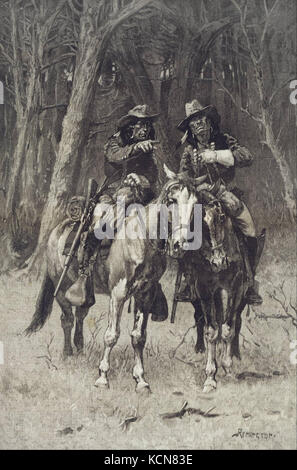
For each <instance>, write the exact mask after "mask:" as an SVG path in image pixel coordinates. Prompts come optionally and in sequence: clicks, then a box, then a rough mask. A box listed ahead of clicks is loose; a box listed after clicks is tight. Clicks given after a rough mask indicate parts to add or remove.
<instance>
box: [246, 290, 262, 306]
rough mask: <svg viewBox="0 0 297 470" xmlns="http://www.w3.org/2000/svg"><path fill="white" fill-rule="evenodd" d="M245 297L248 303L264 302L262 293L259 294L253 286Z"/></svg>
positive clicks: (258, 303)
mask: <svg viewBox="0 0 297 470" xmlns="http://www.w3.org/2000/svg"><path fill="white" fill-rule="evenodd" d="M245 299H246V303H247V304H248V305H261V304H262V303H263V299H262V297H261V295H260V294H258V292H257V291H256V290H255V288H254V287H253V286H252V287H249V289H248V290H247V293H246V296H245Z"/></svg>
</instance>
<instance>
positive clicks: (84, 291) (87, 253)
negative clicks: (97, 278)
mask: <svg viewBox="0 0 297 470" xmlns="http://www.w3.org/2000/svg"><path fill="white" fill-rule="evenodd" d="M98 244H99V241H98V240H97V239H96V238H95V237H94V234H93V232H84V233H82V236H81V240H80V246H79V249H78V253H77V260H78V265H79V271H78V278H77V280H76V281H75V283H74V284H72V286H71V287H70V288H69V289H68V290H67V292H66V294H65V297H66V299H67V300H68V301H69V302H70V303H71V304H72V305H75V306H76V307H92V305H94V303H95V296H94V283H93V263H94V261H95V259H96V256H97V251H98V247H99V245H98Z"/></svg>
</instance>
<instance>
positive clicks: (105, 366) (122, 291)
mask: <svg viewBox="0 0 297 470" xmlns="http://www.w3.org/2000/svg"><path fill="white" fill-rule="evenodd" d="M126 282H127V281H126V279H121V280H120V281H119V282H118V284H117V285H116V286H115V287H114V288H113V289H112V292H111V297H110V302H109V316H108V327H107V329H106V332H105V335H104V346H105V347H104V353H103V358H102V361H101V362H100V365H99V378H98V380H96V382H95V386H96V387H100V386H103V387H108V380H107V373H108V371H109V368H110V365H109V358H110V353H111V351H112V348H113V347H114V346H115V344H116V343H117V340H118V338H119V336H120V321H121V315H122V311H123V306H124V303H125V296H126Z"/></svg>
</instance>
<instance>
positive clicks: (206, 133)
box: [195, 129, 210, 147]
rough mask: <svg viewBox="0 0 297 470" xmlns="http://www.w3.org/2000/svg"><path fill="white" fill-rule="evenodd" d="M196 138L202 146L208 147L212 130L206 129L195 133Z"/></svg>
mask: <svg viewBox="0 0 297 470" xmlns="http://www.w3.org/2000/svg"><path fill="white" fill-rule="evenodd" d="M195 138H196V140H197V142H198V143H199V144H200V145H203V146H204V147H206V146H207V145H208V143H209V139H210V129H204V130H201V131H200V132H198V133H195Z"/></svg>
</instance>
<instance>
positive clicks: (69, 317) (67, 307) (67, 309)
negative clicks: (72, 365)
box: [57, 291, 74, 357]
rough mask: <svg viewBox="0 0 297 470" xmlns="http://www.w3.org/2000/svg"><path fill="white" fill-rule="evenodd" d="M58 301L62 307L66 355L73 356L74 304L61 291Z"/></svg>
mask: <svg viewBox="0 0 297 470" xmlns="http://www.w3.org/2000/svg"><path fill="white" fill-rule="evenodd" d="M57 302H58V304H59V305H60V307H61V309H62V315H61V325H62V328H63V331H64V349H63V355H64V357H67V356H72V354H73V349H72V344H71V331H72V328H73V324H74V316H73V313H72V306H71V303H70V302H68V300H66V299H65V296H64V293H63V292H62V291H60V292H59V293H58V295H57Z"/></svg>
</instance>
